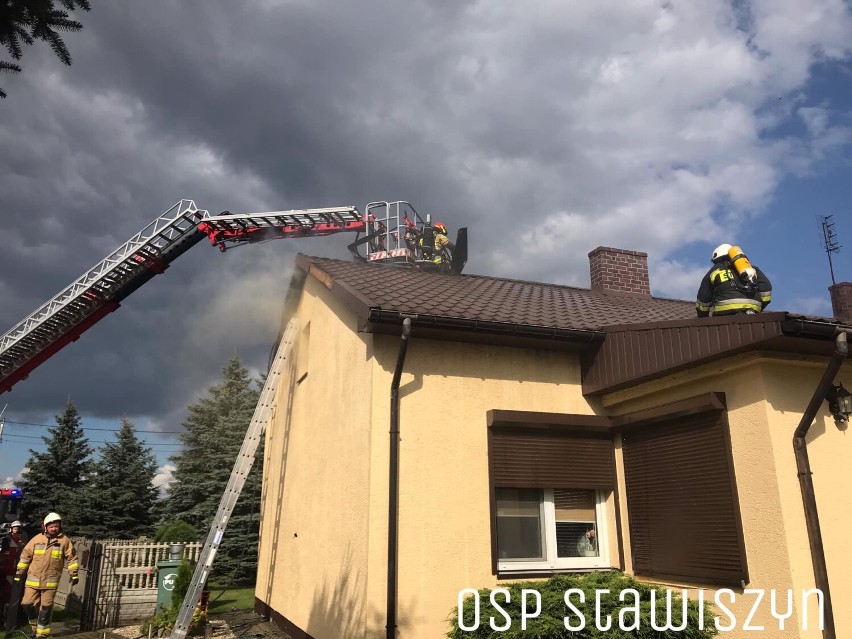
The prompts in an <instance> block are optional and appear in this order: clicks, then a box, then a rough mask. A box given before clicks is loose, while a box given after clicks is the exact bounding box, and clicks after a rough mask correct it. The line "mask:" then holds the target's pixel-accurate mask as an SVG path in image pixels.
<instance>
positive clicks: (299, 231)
mask: <svg viewBox="0 0 852 639" xmlns="http://www.w3.org/2000/svg"><path fill="white" fill-rule="evenodd" d="M430 229H431V226H430V220H429V216H427V217H426V219H423V218H421V217H420V215H419V214H418V213H417V212H416V211H415V210H414V207H412V206H411V205H410V204H409V203H407V202H371V203H369V204H368V205H367V207H366V210H365V213H363V214H362V213H361V212H360V211H359V210H358V209H357V208H356V207H354V206H344V207H335V208H322V209H300V210H291V211H270V212H267V213H240V214H236V215H232V214H230V213H228V212H227V211H226V212H225V213H223V214H221V215H210V213H209V212H208V211H206V210H202V209H199V208H198V207H197V206H196V205H195V202H193V201H192V200H181V201H180V202H178V203H177V204H175V205H174V206H172V207H171V208H170V209H169V210H167V211H166V212H165V213H163V214H162V215H160V216H159V217H158V218H156V219H155V220H154V221H153V222H151V223H150V224H149V225H148V226H146V227H145V228H144V229H142V230H141V231H139V232H138V233H136V234H135V235H134V236H133V237H131V238H130V239H129V240H128V241H127V242H125V243H124V244H122V245H121V246H120V247H118V248H117V249H116V250H115V251H113V252H112V253H110V254H109V255H107V257H105V258H104V259H103V260H101V262H99V263H98V264H96V265H95V266H94V267H92V268H91V269H89V270H88V271H86V272H85V273H83V274H82V275H81V276H80V277H78V278H77V279H76V280H75V281H74V282H72V283H71V284H70V285H69V286H67V287H66V288H65V289H63V290H62V291H60V292H59V293H58V294H57V295H55V296H54V297H53V298H52V299H50V300H48V301H47V302H46V303H44V304H43V305H42V306H40V307H39V308H37V309H36V310H35V311H33V312H32V313H31V314H30V315H28V316H27V317H25V318H24V319H23V320H21V321H20V322H18V323H17V324H15V326H13V327H12V328H11V329H9V330H8V331H7V332H6V333H5V334H3V335H2V336H0V393H4V392H6V391H9V390H11V389H12V386H14V385H15V384H16V383H18V382H19V381H21V380H22V379H26V377H27V376H28V375H29V374H30V373H31V372H32V371H33V370H34V369H35V368H36V367H37V366H39V365H40V364H41V363H43V362H44V361H46V360H47V359H49V358H50V357H51V356H53V355H54V354H56V353H57V352H58V351H59V350H61V349H62V348H63V347H65V346H67V345H68V344H70V343H71V342H74V341H76V340H77V339H79V337H80V335H82V334H83V333H84V332H85V331H86V330H88V329H89V328H91V327H92V326H93V325H94V324H96V323H97V322H98V321H100V320H101V319H103V318H104V317H105V316H107V315H108V314H110V313H111V312H113V311H115V310H116V309H117V308H119V306H120V305H121V302H122V301H123V300H124V299H125V298H126V297H127V296H128V295H130V294H131V293H133V292H134V291H136V290H137V289H138V288H139V287H141V286H142V285H143V284H145V283H146V282H148V281H149V280H150V279H151V278H153V277H154V276H155V275H158V274H160V273H163V272H164V271H165V270H166V269H167V268H168V267H169V265H170V264H171V263H172V262H173V261H174V260H175V259H176V258H178V257H179V256H181V255H182V254H183V253H185V252H186V251H187V250H189V249H190V248H192V247H193V246H195V244H197V243H198V242H199V241H201V240H202V239H204V237H205V236H206V237H207V239H208V240H209V242H210V243H211V244H212V245H213V246H215V247H217V248H218V249H219V250H220V251H225V250H227V249H228V248H231V247H234V246H240V245H244V244H254V243H258V242H264V241H268V240H273V239H281V238H298V237H316V236H324V235H332V234H334V233H343V232H354V233H357V234H358V235H357V236H356V240H355V241H354V242H353V243H352V244H350V245H349V247H348V248H349V250H350V252H351V253H352V255H353V257H354V258H355V259H357V260H363V261H367V262H371V263H375V264H385V265H392V266H401V267H410V268H421V269H428V270H436V271H441V272H453V273H461V271H462V269H463V268H464V264H465V262H466V261H467V229H459V232H458V237H457V239H456V243H455V248H454V250H453V252H452V255H445V256H444V258H443V260H442V261H438V262H436V261H435V260H434V257H431V256H429V257H428V258H427V257H426V256H425V255H426V250H428V247H427V249H426V250H424V238H428V236H429V233H430ZM361 235H363V237H360V236H361Z"/></svg>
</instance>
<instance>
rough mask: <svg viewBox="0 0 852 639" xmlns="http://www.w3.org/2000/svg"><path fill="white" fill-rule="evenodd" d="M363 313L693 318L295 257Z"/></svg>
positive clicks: (524, 321)
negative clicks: (355, 304)
mask: <svg viewBox="0 0 852 639" xmlns="http://www.w3.org/2000/svg"><path fill="white" fill-rule="evenodd" d="M297 263H298V265H299V266H300V267H301V268H303V269H305V270H308V269H309V268H310V267H311V265H313V268H314V269H315V270H316V269H319V270H320V271H322V273H324V274H325V275H327V276H328V278H330V281H328V282H326V285H328V286H329V287H331V283H332V282H333V284H334V285H335V286H336V287H337V290H342V291H344V292H346V293H348V294H349V296H350V298H352V299H355V300H357V302H358V304H357V305H358V306H362V307H366V308H365V310H366V309H381V310H382V311H393V312H399V313H404V314H411V315H414V314H417V315H428V316H439V317H443V318H458V319H466V320H476V321H481V322H499V323H505V324H518V325H524V326H533V327H547V328H555V329H566V330H584V331H597V330H600V329H601V328H603V327H605V326H611V325H616V324H633V323H646V322H658V321H665V320H683V319H692V318H694V317H695V303H694V302H687V301H682V300H671V299H663V298H658V297H651V296H647V295H636V294H631V293H605V292H600V291H592V290H590V289H585V288H577V287H573V286H562V285H558V284H542V283H539V282H526V281H522V280H510V279H504V278H499V277H486V276H484V275H441V274H437V273H427V272H424V271H419V270H413V269H408V268H403V267H399V268H395V267H388V266H377V265H374V264H367V263H363V262H350V261H341V260H333V259H328V258H320V257H309V256H305V255H300V256H299V258H298V261H297Z"/></svg>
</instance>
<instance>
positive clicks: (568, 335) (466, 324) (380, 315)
mask: <svg viewBox="0 0 852 639" xmlns="http://www.w3.org/2000/svg"><path fill="white" fill-rule="evenodd" d="M405 318H411V319H413V320H417V326H419V327H424V328H441V329H448V330H467V331H475V332H482V333H497V334H501V335H519V336H524V337H549V338H557V339H560V338H561V339H566V340H571V341H577V342H589V343H592V342H603V340H604V337H605V336H606V333H604V332H602V331H593V330H582V329H574V328H555V327H548V326H531V325H528V324H514V323H511V322H491V321H485V320H476V319H467V318H463V317H448V316H446V315H426V314H409V313H402V312H400V311H383V310H382V309H381V308H379V307H373V308H371V309H370V311H369V314H368V316H367V320H368V321H369V322H374V323H377V324H399V323H400V322H401V321H403V320H404V319H405Z"/></svg>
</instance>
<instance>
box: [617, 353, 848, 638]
mask: <svg viewBox="0 0 852 639" xmlns="http://www.w3.org/2000/svg"><path fill="white" fill-rule="evenodd" d="M826 365H827V360H825V359H821V360H820V359H807V358H805V359H803V360H795V359H790V358H781V357H778V356H772V355H760V354H753V355H747V356H741V357H735V358H730V359H728V360H726V361H723V362H717V363H714V364H713V365H708V366H703V367H699V368H696V369H694V370H691V371H688V372H685V373H680V374H677V375H672V376H670V377H669V378H667V379H664V380H657V381H655V382H651V383H648V384H644V385H642V386H640V387H637V388H634V389H630V390H626V391H621V392H619V393H614V394H613V395H612V396H611V397H608V398H605V400H604V404H605V405H606V406H607V408H608V409H609V410H610V411H612V412H613V413H617V414H622V413H629V412H633V411H637V410H642V409H644V408H649V407H652V406H658V405H660V404H664V403H667V402H671V401H676V400H679V399H684V398H687V397H691V396H694V395H698V394H700V393H706V392H711V391H720V392H724V393H725V395H726V399H727V403H728V421H729V425H730V432H731V447H732V456H733V460H734V472H735V474H736V478H737V484H738V486H737V490H738V494H739V503H740V511H741V515H742V525H743V534H744V538H745V543H746V554H747V558H748V567H749V578H750V583H749V584H747V588H749V589H764V590H766V592H767V597H768V596H769V591H770V590H772V589H775V590H776V592H777V594H778V596H779V597H786V591H787V589H792V591H793V593H794V598H793V603H794V612H793V615H792V617H790V619H788V620H787V622H786V624H785V625H786V628H785V629H784V630H781V629H780V628H779V622H778V620H777V619H775V618H774V617H772V616H771V613H770V610H769V603H768V599H767V600H765V601H764V602H762V603H761V604H760V606H759V608H758V614H756V615H755V617H754V618H753V620H752V622H751V623H752V625H755V626H761V625H762V626H764V630H762V631H759V632H758V631H755V632H743V631H742V626H743V624H744V621H745V618H746V616H747V615H748V614H749V612H750V608H751V607H752V604H753V603H754V600H755V596H753V595H748V594H747V595H744V596H743V604H744V605H742V606H730V608H731V610H732V611H733V612H734V613H735V615H736V617H737V625H738V628H740V630H739V631H737V632H727V633H724V636H728V637H731V638H732V639H735V638H738V637H746V636H749V637H754V636H759V637H767V638H773V639H774V638H776V637H778V638H781V637H785V638H788V637H790V638H791V637H802V638H808V639H809V638H811V637H813V638H816V637H821V636H822V633H821V632H820V631H819V630H818V629H817V627H816V626H817V623H816V620H817V612H816V606H815V603H814V602H815V599H813V598H812V599H810V600H809V601H811V603H812V604H814V605H811V607H810V608H809V610H808V615H807V616H808V619H809V624H808V626H809V629H808V630H807V631H806V630H803V625H804V621H805V619H804V616H805V615H804V614H803V610H802V593H803V591H805V590H808V589H812V588H814V578H813V569H812V566H811V560H810V551H809V546H808V538H807V530H806V527H805V521H804V514H803V507H802V497H801V491H800V488H799V481H798V475H797V470H796V462H795V458H794V455H793V446H792V438H793V432H794V431H795V429H796V426H797V425H798V423H799V421H800V419H801V417H802V413H803V412H804V408H805V407H806V406H807V404H808V402H809V401H810V399H811V396H812V395H813V393H814V390H815V389H816V386H817V384H818V383H819V380H820V377H821V376H822V373H823V372H824V371H825V368H826ZM850 372H852V367H849V366H845V367H844V368H843V369H842V370H841V373H840V374H839V375H838V379H841V380H842V379H844V377H845V378H846V379H849V378H850ZM850 381H852V380H850ZM808 452H809V455H810V459H811V466H812V470H813V472H814V483H815V489H816V494H817V505H818V509H819V515H820V521H821V523H822V534H823V541H824V543H825V546H826V556H827V562H828V573H829V579H830V582H831V596H832V601H833V603H834V616H835V626H836V630H837V636H838V637H845V636H852V610H850V608H849V607H848V606H846V605H845V604H844V603H842V602H845V601H849V600H850V597H852V579H850V577H849V576H848V570H846V566H847V565H848V557H849V556H850V552H852V541H850V538H849V535H847V534H846V528H847V527H848V525H849V523H850V522H852V499H850V498H849V497H848V495H847V494H846V491H845V490H844V488H843V486H844V478H845V476H846V472H848V469H849V468H852V441H849V439H848V434H847V433H844V432H843V431H841V430H838V429H837V428H836V427H835V425H834V420H833V419H832V418H831V416H830V415H829V414H828V410H827V408H826V404H825V403H823V404H822V406H821V407H820V412H819V413H818V415H817V418H816V420H815V422H814V425H813V426H812V427H811V431H810V433H809V436H808ZM618 463H619V473H620V480H621V488H620V490H621V491H623V490H624V486H623V477H624V475H623V467H622V464H621V462H620V460H619V462H618ZM622 517H623V519H622V521H623V522H624V525H625V530H626V529H627V528H626V527H627V523H628V517H627V509H626V504H624V503H622ZM628 537H629V535H628ZM626 546H627V548H626V555H627V557H626V563H627V566H628V567H629V566H630V565H631V562H630V557H629V543H628V544H626ZM738 594H739V593H738ZM782 603H783V605H785V606H786V599H785V600H784V602H779V604H778V605H779V607H780V606H781V605H782Z"/></svg>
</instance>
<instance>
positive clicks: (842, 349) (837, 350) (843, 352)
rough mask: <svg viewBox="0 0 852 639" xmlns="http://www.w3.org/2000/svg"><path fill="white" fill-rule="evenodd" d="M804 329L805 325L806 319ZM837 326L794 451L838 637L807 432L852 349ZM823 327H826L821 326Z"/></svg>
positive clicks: (819, 583)
mask: <svg viewBox="0 0 852 639" xmlns="http://www.w3.org/2000/svg"><path fill="white" fill-rule="evenodd" d="M800 328H801V329H805V325H804V322H803V323H802V325H801V327H800ZM834 328H835V332H836V337H835V340H834V354H833V355H832V357H831V361H830V362H829V363H828V367H827V368H826V369H825V372H824V373H823V374H822V379H820V381H819V384H818V385H817V387H816V390H815V391H814V394H813V397H811V401H810V402H809V403H808V406H807V408H806V409H805V412H804V414H803V415H802V419H801V421H800V422H799V425H798V426H797V427H796V431H795V433H794V434H793V453H794V455H795V456H796V468H797V469H798V474H799V486H800V487H801V489H802V505H803V507H804V509H805V523H806V524H807V528H808V544H809V546H810V550H811V563H812V564H813V567H814V582H815V585H816V587H817V588H819V589H820V590H821V591H822V595H823V603H824V611H825V629H824V630H823V633H822V636H823V637H824V638H825V639H836V637H837V635H836V634H835V629H834V610H833V608H832V605H831V593H830V592H829V581H828V568H827V566H826V563H825V547H824V546H823V543H822V531H821V530H820V525H819V515H818V513H817V503H816V493H815V492H814V481H813V473H812V472H811V462H810V459H808V443H807V439H806V436H807V434H808V430H809V429H810V427H811V425H812V424H813V421H814V417H816V414H817V411H818V410H819V408H820V406H821V405H822V402H823V401H825V396H826V393H827V392H828V389H829V387H830V386H831V384H832V383H833V382H834V378H835V377H836V376H837V372H838V371H839V370H840V366H841V365H842V364H843V362H844V361H845V359H846V356H847V354H848V353H849V345H848V343H847V339H846V332H845V331H843V330H842V329H837V328H836V327H834ZM820 330H824V329H823V328H822V327H820Z"/></svg>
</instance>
